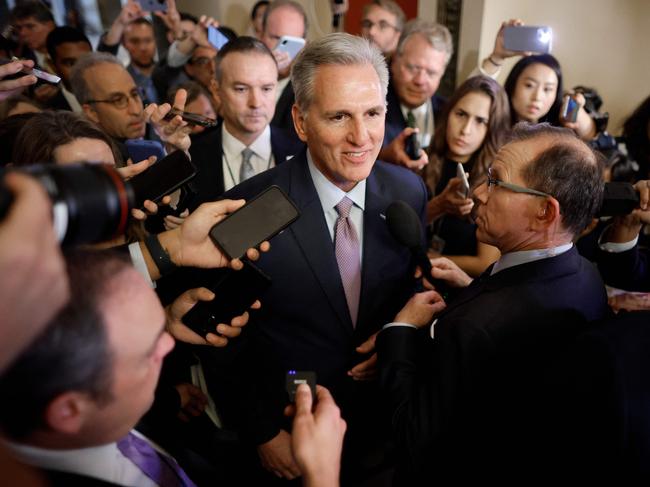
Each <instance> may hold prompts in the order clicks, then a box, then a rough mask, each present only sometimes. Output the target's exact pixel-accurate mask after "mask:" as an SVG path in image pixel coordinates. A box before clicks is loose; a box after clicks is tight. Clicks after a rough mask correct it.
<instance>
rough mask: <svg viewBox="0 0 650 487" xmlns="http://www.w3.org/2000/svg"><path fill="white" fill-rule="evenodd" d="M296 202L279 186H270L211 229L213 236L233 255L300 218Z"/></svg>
mask: <svg viewBox="0 0 650 487" xmlns="http://www.w3.org/2000/svg"><path fill="white" fill-rule="evenodd" d="M299 216H300V212H299V211H298V208H296V205H294V204H293V202H292V201H291V200H290V199H289V197H288V196H287V195H286V194H285V193H284V191H282V190H281V189H280V188H279V187H278V186H271V187H269V188H268V189H267V190H265V191H263V192H262V193H260V194H259V195H257V196H256V197H255V198H253V199H252V200H250V201H249V202H248V203H246V205H244V206H242V207H241V208H240V209H239V210H237V211H235V212H233V213H231V214H230V215H228V216H227V217H226V218H224V219H223V220H221V221H220V222H219V223H217V224H216V225H215V226H213V227H212V229H211V230H210V238H211V239H212V241H213V242H214V243H215V245H216V246H217V247H219V248H220V249H221V250H222V251H223V252H224V253H225V254H226V255H227V256H228V258H230V259H238V258H241V257H243V256H244V254H245V253H246V251H247V250H248V249H250V248H254V247H257V246H258V245H259V244H261V243H262V242H264V241H265V240H269V239H270V238H271V237H273V236H275V235H277V234H278V233H280V232H281V231H282V230H284V229H285V228H286V227H288V226H289V225H291V224H292V223H293V222H294V221H296V220H297V219H298V217H299Z"/></svg>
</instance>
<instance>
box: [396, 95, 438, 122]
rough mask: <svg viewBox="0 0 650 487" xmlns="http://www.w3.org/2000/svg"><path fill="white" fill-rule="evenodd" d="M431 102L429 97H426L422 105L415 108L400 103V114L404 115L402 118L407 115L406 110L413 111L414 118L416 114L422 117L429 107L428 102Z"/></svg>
mask: <svg viewBox="0 0 650 487" xmlns="http://www.w3.org/2000/svg"><path fill="white" fill-rule="evenodd" d="M430 103H431V99H428V100H427V101H425V102H424V103H423V104H422V105H420V106H419V107H415V108H409V107H407V106H406V105H402V104H401V103H400V108H401V109H402V114H403V115H404V119H405V120H406V118H407V117H408V112H413V116H414V117H415V118H418V116H419V117H420V118H422V119H424V117H425V116H426V115H427V110H428V109H429V104H430Z"/></svg>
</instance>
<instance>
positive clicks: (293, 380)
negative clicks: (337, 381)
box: [286, 370, 316, 402]
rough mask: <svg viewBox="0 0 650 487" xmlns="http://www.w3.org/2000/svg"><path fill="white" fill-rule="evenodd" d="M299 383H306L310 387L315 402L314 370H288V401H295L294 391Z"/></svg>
mask: <svg viewBox="0 0 650 487" xmlns="http://www.w3.org/2000/svg"><path fill="white" fill-rule="evenodd" d="M300 384H307V385H308V386H309V388H310V389H311V397H312V400H313V402H316V372H313V371H311V370H304V371H303V370H288V371H287V376H286V387H287V394H288V395H289V401H290V402H296V391H297V390H298V386H299V385H300Z"/></svg>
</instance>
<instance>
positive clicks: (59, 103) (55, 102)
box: [47, 89, 72, 112]
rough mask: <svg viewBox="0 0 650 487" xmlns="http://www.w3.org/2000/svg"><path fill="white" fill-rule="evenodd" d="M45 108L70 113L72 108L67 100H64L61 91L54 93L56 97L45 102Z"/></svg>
mask: <svg viewBox="0 0 650 487" xmlns="http://www.w3.org/2000/svg"><path fill="white" fill-rule="evenodd" d="M47 107H48V108H51V109H52V110H67V111H69V112H71V111H72V107H71V106H70V104H69V103H68V100H66V98H65V96H63V91H61V90H60V89H59V91H57V92H56V95H54V96H53V97H52V99H50V100H49V101H48V102H47Z"/></svg>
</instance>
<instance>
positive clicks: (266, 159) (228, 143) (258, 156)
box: [221, 123, 275, 191]
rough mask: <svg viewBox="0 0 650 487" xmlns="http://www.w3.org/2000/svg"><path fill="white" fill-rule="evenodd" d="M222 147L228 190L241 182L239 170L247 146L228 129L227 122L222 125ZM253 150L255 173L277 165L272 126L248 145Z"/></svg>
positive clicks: (225, 181)
mask: <svg viewBox="0 0 650 487" xmlns="http://www.w3.org/2000/svg"><path fill="white" fill-rule="evenodd" d="M221 147H222V149H223V156H222V164H223V186H224V189H225V191H228V190H229V189H230V188H232V187H233V186H236V185H237V184H239V183H240V181H239V171H240V169H241V165H242V159H243V158H242V151H243V150H244V149H245V148H246V146H245V145H244V144H243V142H241V141H240V140H239V139H237V138H235V137H234V136H233V135H232V134H231V133H230V132H228V129H226V124H225V123H224V124H223V125H222V126H221ZM248 147H249V148H250V149H251V150H252V151H253V153H254V154H253V156H252V157H251V164H252V165H253V169H255V174H259V173H261V172H263V171H266V170H267V169H270V168H272V167H273V166H275V160H274V159H273V151H272V150H271V127H270V126H268V125H267V126H266V128H265V129H264V131H263V132H262V133H261V134H260V135H259V137H258V138H257V139H255V142H253V143H252V144H251V145H249V146H248Z"/></svg>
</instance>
